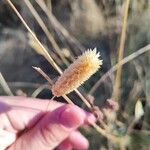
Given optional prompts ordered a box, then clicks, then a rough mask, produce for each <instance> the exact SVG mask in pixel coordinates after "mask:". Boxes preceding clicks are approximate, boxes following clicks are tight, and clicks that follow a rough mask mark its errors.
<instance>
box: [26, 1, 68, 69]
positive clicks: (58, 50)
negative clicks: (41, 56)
mask: <svg viewBox="0 0 150 150" xmlns="http://www.w3.org/2000/svg"><path fill="white" fill-rule="evenodd" d="M24 2H25V4H26V5H27V7H28V8H29V10H30V11H31V13H32V15H33V16H34V17H35V19H36V20H37V22H38V24H39V25H40V27H41V28H42V30H43V31H44V33H45V35H46V36H47V38H48V40H49V41H50V43H51V44H52V46H53V48H54V49H55V50H56V52H57V54H58V55H59V57H60V58H61V59H62V61H63V62H64V63H65V64H66V65H67V66H68V65H69V62H68V60H67V59H66V58H65V57H64V55H63V53H62V51H61V49H60V48H59V46H58V45H57V43H56V41H55V39H54V38H53V36H52V35H51V33H50V32H49V30H48V28H47V27H46V25H45V23H44V22H43V20H42V19H41V17H40V16H39V14H38V13H37V11H36V10H35V9H34V7H33V6H32V4H31V2H30V1H29V0H24Z"/></svg>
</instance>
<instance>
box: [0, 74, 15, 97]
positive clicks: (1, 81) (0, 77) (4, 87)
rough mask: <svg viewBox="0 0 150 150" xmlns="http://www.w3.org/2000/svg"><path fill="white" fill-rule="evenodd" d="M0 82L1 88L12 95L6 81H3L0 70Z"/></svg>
mask: <svg viewBox="0 0 150 150" xmlns="http://www.w3.org/2000/svg"><path fill="white" fill-rule="evenodd" d="M0 84H1V86H2V88H3V89H4V91H5V92H6V93H7V94H8V95H10V96H13V93H12V91H11V90H10V88H9V86H8V84H7V82H6V81H5V79H4V77H3V75H2V73H1V72H0Z"/></svg>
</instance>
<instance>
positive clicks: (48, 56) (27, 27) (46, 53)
mask: <svg viewBox="0 0 150 150" xmlns="http://www.w3.org/2000/svg"><path fill="white" fill-rule="evenodd" d="M7 2H8V4H9V5H10V7H11V8H12V9H13V10H14V12H15V13H16V15H17V16H18V17H19V19H20V20H21V22H22V23H23V25H24V26H25V27H26V29H27V30H28V31H29V32H30V33H31V35H32V37H33V38H34V39H35V41H36V42H37V43H38V44H39V46H40V47H41V53H42V54H43V55H44V57H45V58H46V59H47V61H48V62H49V63H50V64H51V65H52V66H53V67H54V68H55V69H56V70H57V71H58V72H59V73H60V74H61V73H62V71H61V69H60V68H59V67H58V65H57V64H56V63H55V62H54V60H53V59H52V57H51V56H50V55H49V53H48V52H47V50H46V49H45V48H44V46H43V45H42V43H41V42H40V41H39V40H38V38H37V37H36V35H35V34H34V33H33V31H32V30H31V29H30V28H29V26H28V25H27V23H26V22H25V20H24V19H23V18H22V16H21V15H20V13H19V12H18V10H17V9H16V7H15V6H14V5H13V3H12V2H11V1H10V0H7Z"/></svg>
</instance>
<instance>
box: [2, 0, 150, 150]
mask: <svg viewBox="0 0 150 150" xmlns="http://www.w3.org/2000/svg"><path fill="white" fill-rule="evenodd" d="M10 2H11V1H10V0H2V1H0V34H1V36H0V72H1V73H0V85H1V86H0V94H1V95H25V96H32V97H39V98H43V99H44V98H51V97H53V95H52V93H51V91H50V90H49V88H50V87H51V85H52V84H53V83H54V82H55V81H56V79H57V77H58V76H59V75H60V74H62V72H63V70H65V69H66V68H67V67H68V66H69V65H70V64H71V63H72V62H73V61H74V60H75V59H76V58H77V56H79V55H81V54H82V53H83V52H84V51H85V50H86V49H88V48H92V49H93V48H95V47H96V48H97V50H98V51H99V52H100V54H101V58H102V59H103V66H102V68H101V69H100V70H99V71H98V72H97V73H96V74H95V75H94V76H92V78H90V79H89V80H88V81H86V83H85V84H84V85H82V86H81V87H80V88H78V90H77V89H76V90H75V91H74V92H72V93H70V94H68V95H64V96H63V97H60V98H57V99H58V100H60V101H65V100H67V101H68V102H73V103H75V104H77V105H79V106H80V107H83V108H85V109H86V106H87V108H89V109H90V110H92V109H96V110H98V112H99V108H102V106H103V105H104V103H106V102H107V103H108V101H106V100H107V99H113V100H116V101H117V102H118V104H119V110H118V111H112V112H107V111H105V109H103V113H104V120H103V122H100V124H99V122H98V123H97V124H93V126H91V127H87V128H82V129H81V131H82V132H83V133H84V135H85V136H87V138H88V139H89V141H90V148H89V149H91V150H97V149H100V150H106V149H109V150H112V149H116V150H117V149H121V150H124V149H129V150H133V149H142V150H148V149H150V117H149V116H150V69H149V68H150V51H149V50H150V44H149V43H150V30H149V26H150V1H149V0H142V1H137V0H132V1H130V0H105V1H101V0H45V1H42V0H35V1H29V0H22V1H17V0H12V3H13V4H14V6H15V7H16V9H15V7H13V5H11V3H10ZM32 66H37V67H40V68H41V69H42V70H43V71H44V72H42V71H41V70H40V69H39V68H38V71H39V72H40V73H41V74H43V76H44V77H45V78H46V79H48V81H49V83H50V84H51V85H49V83H47V81H46V80H45V79H44V78H43V77H41V75H40V74H38V73H37V72H36V71H35V70H34V69H33V68H32ZM36 69H37V68H36ZM45 73H46V74H45ZM47 75H48V76H47ZM110 102H111V101H110ZM95 106H98V107H95ZM109 106H112V107H113V104H110V103H109ZM93 107H94V108H93ZM110 114H111V115H110Z"/></svg>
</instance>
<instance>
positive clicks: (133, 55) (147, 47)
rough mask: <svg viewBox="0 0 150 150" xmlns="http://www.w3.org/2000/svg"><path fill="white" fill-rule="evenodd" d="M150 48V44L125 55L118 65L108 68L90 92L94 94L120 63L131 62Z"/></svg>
mask: <svg viewBox="0 0 150 150" xmlns="http://www.w3.org/2000/svg"><path fill="white" fill-rule="evenodd" d="M149 50H150V44H149V45H147V46H145V47H143V48H141V49H139V50H137V51H136V52H134V53H132V54H131V55H129V56H127V57H125V58H124V59H123V60H121V61H120V64H119V63H117V64H116V65H114V66H113V67H112V68H111V69H110V70H108V71H107V72H106V73H105V74H104V75H103V76H102V77H101V78H100V80H98V81H97V82H96V84H95V85H94V86H93V87H92V88H91V90H90V91H89V94H91V95H92V94H93V93H94V92H95V91H96V89H97V88H98V87H99V86H100V85H101V84H102V83H103V82H104V81H105V79H106V78H107V77H109V76H111V74H112V73H113V72H114V71H116V70H117V68H118V65H124V64H126V63H128V62H130V61H131V60H133V59H135V58H136V57H138V56H140V55H142V54H143V53H146V52H148V51H149Z"/></svg>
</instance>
